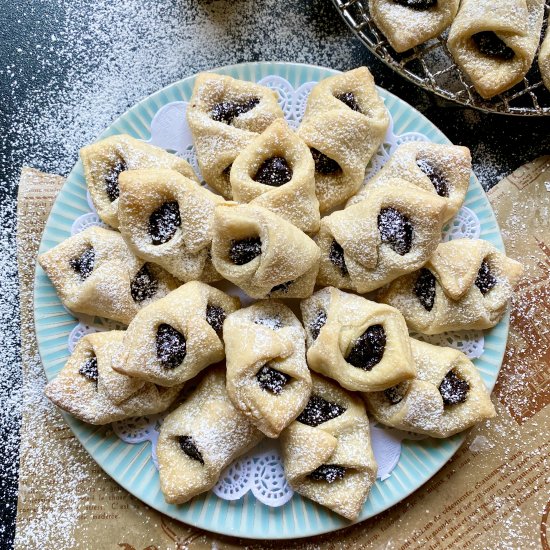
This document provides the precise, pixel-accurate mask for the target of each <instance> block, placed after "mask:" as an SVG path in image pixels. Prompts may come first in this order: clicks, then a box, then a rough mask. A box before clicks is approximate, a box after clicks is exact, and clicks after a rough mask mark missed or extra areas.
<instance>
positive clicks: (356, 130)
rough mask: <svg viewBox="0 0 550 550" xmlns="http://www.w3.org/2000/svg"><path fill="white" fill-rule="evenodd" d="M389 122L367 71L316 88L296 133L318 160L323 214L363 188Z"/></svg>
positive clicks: (350, 73) (334, 78) (326, 81)
mask: <svg viewBox="0 0 550 550" xmlns="http://www.w3.org/2000/svg"><path fill="white" fill-rule="evenodd" d="M389 121H390V118H389V115H388V112H387V110H386V107H384V102H383V101H382V99H381V98H380V96H379V95H378V92H377V91H376V87H375V85H374V79H373V78H372V75H371V74H370V72H369V70H368V69H367V68H366V67H359V68H358V69H354V70H353V71H348V72H346V73H342V74H338V75H336V76H331V77H329V78H325V79H324V80H322V81H321V82H319V84H317V85H316V86H315V87H314V88H313V90H312V91H311V94H310V96H309V98H308V101H307V106H306V112H305V115H304V118H303V120H302V123H301V124H300V127H299V128H298V132H297V133H298V136H299V137H300V138H301V139H303V140H304V141H305V142H306V145H307V146H308V147H309V148H310V149H311V153H312V155H313V160H314V161H315V187H316V193H317V198H318V199H319V205H320V208H321V212H326V211H327V210H330V209H331V208H333V207H334V206H337V205H338V204H341V203H343V202H344V201H345V200H347V199H348V198H349V197H351V196H352V195H353V194H355V193H356V192H357V191H358V189H359V188H360V187H361V184H362V183H363V179H364V177H365V169H366V167H367V164H368V162H369V160H370V159H371V157H372V156H373V154H374V153H375V151H376V150H377V149H378V147H379V146H380V145H381V143H382V141H383V140H384V136H385V134H386V130H387V129H388V125H389Z"/></svg>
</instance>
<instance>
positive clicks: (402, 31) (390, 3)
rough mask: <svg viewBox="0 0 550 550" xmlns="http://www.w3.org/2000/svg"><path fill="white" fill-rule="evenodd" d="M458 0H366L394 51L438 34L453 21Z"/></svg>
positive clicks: (411, 46) (417, 43)
mask: <svg viewBox="0 0 550 550" xmlns="http://www.w3.org/2000/svg"><path fill="white" fill-rule="evenodd" d="M459 3H460V0H370V1H369V9H370V13H371V15H372V18H373V19H374V22H375V23H376V26H377V27H378V28H379V29H380V30H381V31H382V32H383V33H384V36H385V37H386V38H387V39H388V42H389V43H390V45H391V47H392V48H393V49H394V50H395V51H396V52H404V51H406V50H409V49H411V48H414V46H418V45H419V44H423V43H424V42H427V41H428V40H430V38H435V37H436V36H438V35H440V34H441V33H442V32H443V31H444V30H445V29H446V28H447V27H448V26H449V25H450V24H451V22H452V21H453V19H454V18H455V15H456V12H457V11H458V5H459Z"/></svg>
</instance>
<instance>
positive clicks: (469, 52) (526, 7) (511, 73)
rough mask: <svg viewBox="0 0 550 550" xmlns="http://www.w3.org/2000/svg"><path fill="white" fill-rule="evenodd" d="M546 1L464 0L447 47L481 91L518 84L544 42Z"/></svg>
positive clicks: (487, 93) (491, 92)
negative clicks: (540, 43)
mask: <svg viewBox="0 0 550 550" xmlns="http://www.w3.org/2000/svg"><path fill="white" fill-rule="evenodd" d="M543 15H544V0H485V1H483V2H479V0H462V3H461V5H460V9H459V11H458V14H457V16H456V18H455V20H454V21H453V24H452V25H451V30H450V32H449V39H448V42H447V46H448V48H449V51H450V52H451V54H452V55H453V58H454V60H455V61H456V63H457V64H458V66H459V67H460V68H461V69H462V70H463V71H464V72H465V73H466V74H467V75H468V76H469V77H470V80H471V81H472V83H473V85H474V86H475V89H476V90H477V91H478V93H479V95H481V96H482V97H484V98H485V99H489V98H491V97H493V96H495V95H497V94H500V93H501V92H504V91H505V90H508V89H509V88H511V87H512V86H514V85H515V84H517V83H518V82H519V81H520V80H521V79H522V78H523V77H524V76H525V74H526V73H527V71H528V70H529V68H530V67H531V64H532V63H533V59H534V57H535V53H536V51H537V47H538V45H539V39H540V32H541V28H542V19H543Z"/></svg>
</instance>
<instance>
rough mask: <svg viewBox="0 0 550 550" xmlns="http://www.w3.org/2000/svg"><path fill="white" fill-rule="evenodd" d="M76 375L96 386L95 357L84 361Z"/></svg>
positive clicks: (97, 375)
mask: <svg viewBox="0 0 550 550" xmlns="http://www.w3.org/2000/svg"><path fill="white" fill-rule="evenodd" d="M78 373H79V374H81V375H82V376H84V377H86V378H87V379H88V380H93V381H94V382H96V384H97V379H98V378H99V373H98V370H97V357H96V356H95V355H94V356H93V357H90V359H86V361H84V363H82V366H81V367H80V368H79V369H78Z"/></svg>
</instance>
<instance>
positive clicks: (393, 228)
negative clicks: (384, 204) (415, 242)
mask: <svg viewBox="0 0 550 550" xmlns="http://www.w3.org/2000/svg"><path fill="white" fill-rule="evenodd" d="M378 230H379V231H380V238H381V239H382V242H383V243H386V244H389V245H390V247H391V248H392V249H393V250H394V251H395V252H397V254H399V255H400V256H404V255H405V254H407V253H408V252H410V250H411V247H412V239H413V226H412V224H411V222H410V221H409V218H407V216H405V215H403V214H401V212H399V210H396V209H395V208H391V207H388V208H382V210H380V214H378Z"/></svg>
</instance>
